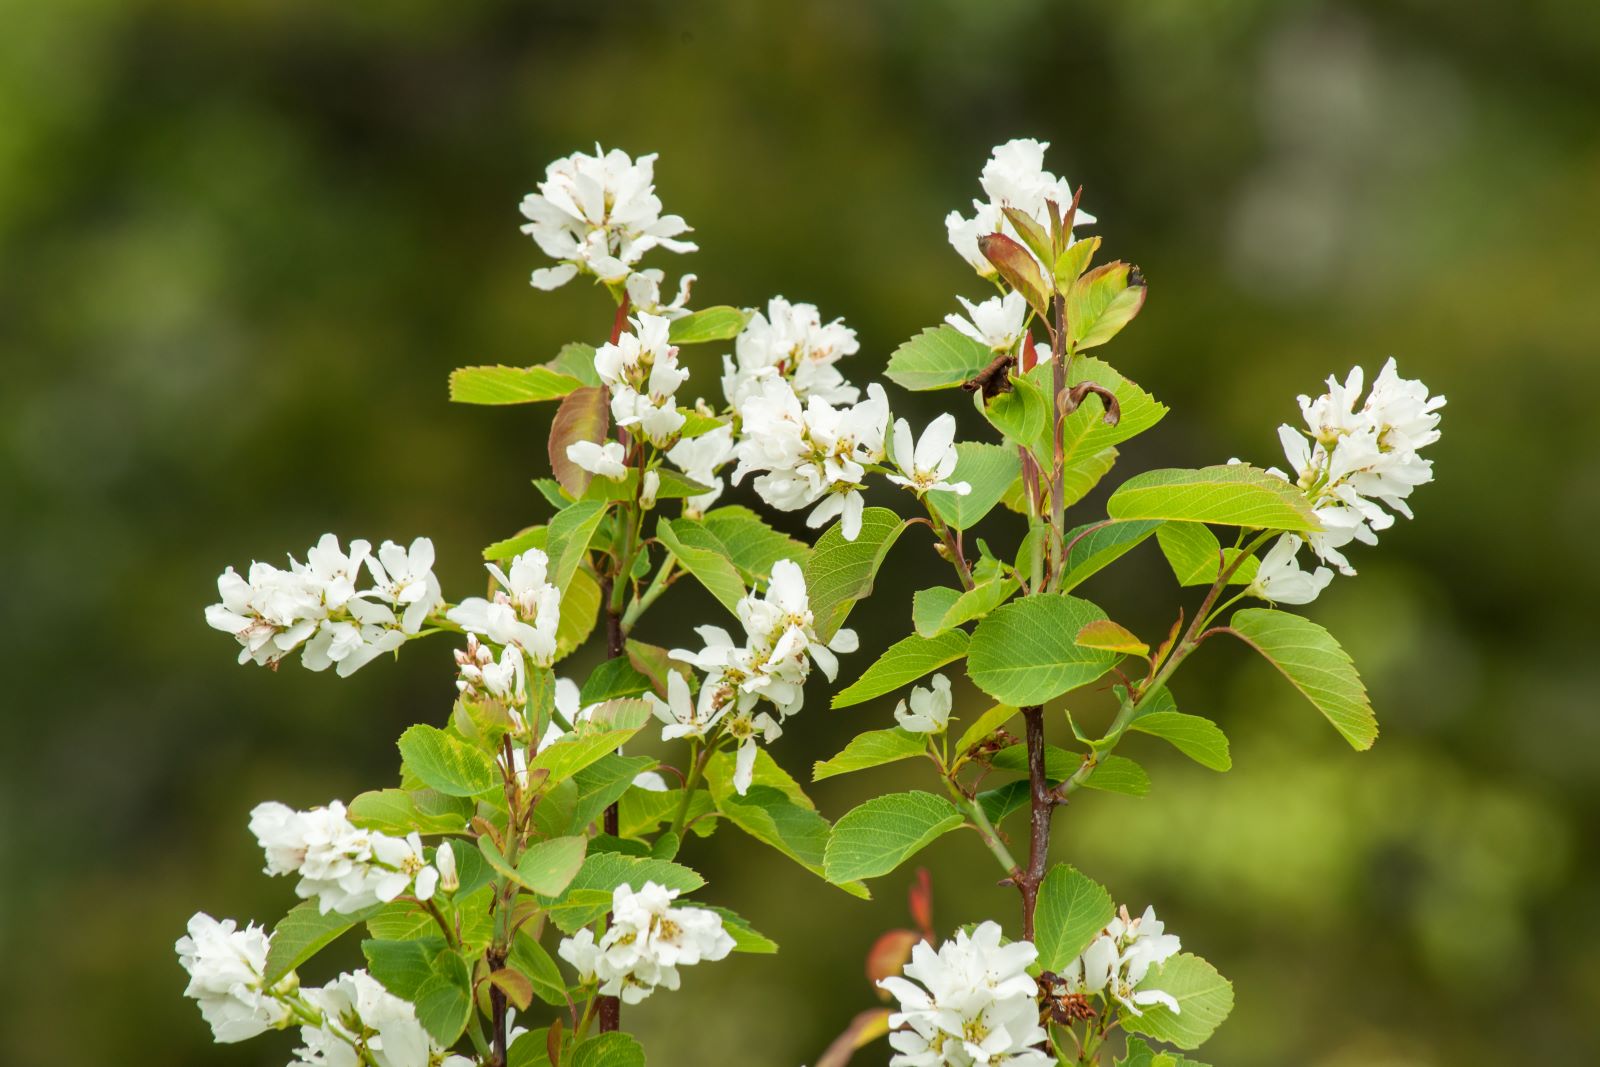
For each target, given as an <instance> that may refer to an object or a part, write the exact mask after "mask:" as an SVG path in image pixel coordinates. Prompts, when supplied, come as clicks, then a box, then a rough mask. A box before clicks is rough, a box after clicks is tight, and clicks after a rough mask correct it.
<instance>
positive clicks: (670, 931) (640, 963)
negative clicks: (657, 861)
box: [557, 882, 733, 1004]
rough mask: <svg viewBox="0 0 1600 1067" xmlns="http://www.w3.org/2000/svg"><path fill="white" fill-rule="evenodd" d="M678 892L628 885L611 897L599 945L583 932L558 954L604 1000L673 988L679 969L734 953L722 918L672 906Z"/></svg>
mask: <svg viewBox="0 0 1600 1067" xmlns="http://www.w3.org/2000/svg"><path fill="white" fill-rule="evenodd" d="M677 896H678V891H677V890H676V889H667V888H665V887H664V886H661V885H658V884H656V883H655V882H646V883H645V884H644V885H643V886H642V887H641V888H640V889H639V891H638V892H634V891H633V889H632V888H631V887H630V886H628V885H627V884H623V885H620V886H618V887H617V888H616V889H615V890H614V891H613V893H612V896H611V914H612V919H611V924H610V925H609V926H608V927H607V928H606V932H605V933H604V934H603V935H601V937H600V940H599V941H598V942H597V941H596V940H595V938H594V932H593V931H592V930H589V929H587V928H585V929H582V930H579V931H578V932H577V934H575V935H574V936H572V937H569V938H565V939H563V940H562V942H561V944H560V946H559V947H558V949H557V951H558V953H559V955H560V956H561V958H562V959H564V960H566V961H567V962H568V963H570V964H572V966H573V967H574V968H575V969H576V970H577V972H578V975H579V977H580V978H581V979H582V980H583V981H585V982H590V981H598V982H599V983H600V992H601V993H602V994H603V995H605V996H611V997H620V998H621V999H622V1002H623V1003H625V1004H637V1003H639V1002H640V1001H641V1000H643V999H645V998H646V997H648V996H649V995H650V994H651V993H653V992H655V991H656V989H657V988H664V989H677V988H678V985H679V976H678V968H679V967H689V966H693V965H694V964H697V963H700V962H702V961H706V960H720V959H723V958H724V957H726V956H727V955H728V953H729V952H732V951H733V938H732V937H730V936H729V935H728V932H727V931H726V930H724V929H723V928H722V917H721V916H720V915H718V914H717V913H716V912H714V911H708V910H706V909H704V908H682V907H673V906H672V902H673V900H675V899H676V898H677Z"/></svg>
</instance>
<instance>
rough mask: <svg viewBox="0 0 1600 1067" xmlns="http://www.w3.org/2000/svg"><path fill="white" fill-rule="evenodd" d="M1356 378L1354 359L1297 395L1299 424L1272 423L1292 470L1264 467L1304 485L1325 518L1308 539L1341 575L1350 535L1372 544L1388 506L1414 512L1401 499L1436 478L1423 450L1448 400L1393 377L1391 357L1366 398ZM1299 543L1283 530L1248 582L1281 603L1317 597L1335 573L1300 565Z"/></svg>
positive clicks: (1388, 517)
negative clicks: (1341, 375)
mask: <svg viewBox="0 0 1600 1067" xmlns="http://www.w3.org/2000/svg"><path fill="white" fill-rule="evenodd" d="M1363 377H1364V376H1363V374H1362V371H1361V368H1360V367H1356V368H1354V369H1353V370H1351V371H1350V373H1349V375H1348V376H1347V377H1346V378H1345V380H1344V382H1343V383H1341V382H1339V380H1338V379H1337V378H1333V377H1329V378H1328V391H1327V392H1326V393H1323V394H1322V395H1321V396H1319V397H1316V398H1315V399H1313V398H1311V397H1308V396H1302V397H1300V412H1301V415H1302V416H1303V418H1304V419H1305V425H1306V429H1305V430H1303V431H1302V430H1298V429H1296V428H1295V427H1293V426H1289V425H1287V424H1285V425H1283V426H1280V427H1279V428H1278V439H1279V440H1280V441H1281V442H1282V444H1283V451H1284V455H1285V456H1286V457H1287V458H1288V461H1289V467H1290V472H1289V473H1287V474H1285V473H1284V472H1283V471H1280V470H1276V469H1273V470H1272V472H1271V473H1273V474H1276V475H1278V476H1279V477H1282V478H1284V479H1286V480H1288V481H1291V482H1294V483H1295V484H1296V485H1298V486H1299V487H1300V488H1301V489H1303V490H1304V491H1305V492H1306V495H1307V497H1308V498H1309V499H1310V501H1311V504H1312V507H1313V509H1314V510H1315V512H1316V516H1317V520H1318V521H1319V522H1320V523H1321V526H1322V528H1321V529H1320V530H1315V531H1312V532H1310V533H1308V534H1307V535H1306V541H1307V542H1309V543H1310V545H1311V550H1312V552H1314V553H1315V554H1316V555H1317V557H1318V558H1319V559H1321V560H1322V561H1323V562H1325V563H1331V564H1332V565H1333V566H1334V567H1337V568H1338V569H1339V571H1340V572H1341V573H1343V574H1347V575H1349V574H1354V573H1355V568H1354V567H1352V566H1351V565H1350V561H1349V560H1348V559H1346V558H1345V556H1344V554H1343V552H1342V551H1341V549H1343V548H1344V547H1345V546H1346V545H1348V544H1349V543H1350V542H1351V541H1360V542H1361V543H1363V544H1368V545H1375V544H1377V543H1378V531H1379V530H1386V529H1388V528H1389V527H1390V526H1393V525H1394V515H1393V514H1391V512H1398V513H1399V514H1401V515H1404V516H1405V517H1406V518H1408V519H1409V518H1411V508H1410V507H1409V506H1408V505H1407V504H1406V498H1407V497H1409V496H1410V495H1411V491H1412V490H1413V489H1415V488H1416V487H1417V486H1419V485H1424V484H1426V483H1427V482H1430V481H1432V480H1433V461H1432V460H1428V459H1424V458H1422V456H1421V455H1420V453H1421V451H1422V449H1424V448H1426V447H1427V446H1428V445H1431V444H1433V443H1434V442H1435V441H1437V440H1438V439H1439V409H1440V408H1442V407H1444V405H1445V398H1444V397H1442V396H1434V397H1430V396H1429V395H1428V387H1427V386H1426V385H1424V384H1423V383H1422V382H1420V381H1418V380H1416V379H1407V378H1402V377H1400V375H1399V372H1398V371H1396V369H1395V361H1394V360H1393V359H1390V360H1389V361H1388V362H1387V363H1385V364H1384V365H1383V369H1382V370H1381V371H1379V372H1378V377H1377V378H1376V379H1375V380H1374V381H1373V383H1372V389H1371V391H1370V392H1368V393H1367V396H1366V399H1365V401H1363V400H1362V398H1361V392H1362V385H1363ZM1386 507H1387V508H1388V509H1389V510H1385V508H1386ZM1300 545H1301V540H1300V538H1298V537H1295V536H1293V535H1285V536H1283V537H1282V538H1280V539H1279V540H1278V542H1277V543H1276V544H1274V545H1273V547H1272V549H1271V551H1269V552H1268V553H1267V554H1266V556H1264V557H1263V558H1262V561H1261V567H1260V570H1259V571H1258V572H1257V575H1256V578H1255V580H1254V582H1253V583H1252V585H1251V588H1250V591H1251V592H1252V593H1254V594H1256V595H1258V596H1260V597H1262V598H1264V599H1266V600H1274V601H1279V602H1281V603H1285V604H1304V603H1308V602H1309V601H1311V600H1313V599H1315V598H1316V596H1317V594H1318V593H1320V592H1321V591H1322V590H1323V589H1324V588H1325V587H1326V586H1327V584H1328V582H1330V581H1331V580H1332V579H1333V572H1332V571H1330V570H1329V569H1328V568H1326V567H1319V568H1317V570H1316V571H1315V572H1314V573H1307V572H1305V571H1303V570H1301V568H1300V565H1299V563H1298V562H1297V560H1296V556H1297V555H1298V552H1299V549H1300Z"/></svg>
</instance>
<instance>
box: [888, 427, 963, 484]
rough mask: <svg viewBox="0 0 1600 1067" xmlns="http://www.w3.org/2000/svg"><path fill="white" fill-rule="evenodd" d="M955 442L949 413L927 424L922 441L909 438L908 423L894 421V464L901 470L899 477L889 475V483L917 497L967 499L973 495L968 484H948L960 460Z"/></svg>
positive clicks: (954, 430)
mask: <svg viewBox="0 0 1600 1067" xmlns="http://www.w3.org/2000/svg"><path fill="white" fill-rule="evenodd" d="M955 441H956V417H955V416H954V415H952V414H950V413H949V412H948V411H947V412H945V413H944V414H943V415H940V416H939V417H938V418H936V419H934V420H933V421H932V422H930V423H928V428H927V429H926V430H923V431H922V437H921V438H913V437H912V436H911V424H910V423H909V422H907V421H906V420H905V419H896V420H895V424H894V463H895V466H896V467H899V468H900V473H899V474H891V475H889V480H890V481H891V482H894V483H895V484H896V485H903V486H905V487H906V488H907V489H910V490H911V491H912V492H913V493H916V494H917V495H918V496H921V495H922V494H923V493H928V492H933V491H936V490H942V491H944V492H949V493H955V494H956V495H957V496H966V495H967V494H968V493H970V492H972V486H971V485H970V484H968V483H967V482H951V481H949V478H950V475H952V474H954V473H955V469H956V464H957V463H958V462H960V459H961V456H960V454H959V453H958V452H957V451H956V444H955Z"/></svg>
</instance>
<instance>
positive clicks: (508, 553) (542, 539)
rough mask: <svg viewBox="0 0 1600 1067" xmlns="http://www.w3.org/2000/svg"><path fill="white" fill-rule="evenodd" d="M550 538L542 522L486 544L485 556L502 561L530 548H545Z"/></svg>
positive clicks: (487, 558) (491, 559)
mask: <svg viewBox="0 0 1600 1067" xmlns="http://www.w3.org/2000/svg"><path fill="white" fill-rule="evenodd" d="M562 507H566V504H565V503H563V504H562ZM548 540H549V530H547V529H546V528H545V526H544V525H543V524H542V523H541V524H540V525H538V526H527V527H524V528H523V529H521V530H518V531H517V532H516V533H514V534H512V535H511V536H510V537H507V538H506V539H505V540H503V541H496V542H494V543H493V544H491V545H486V546H485V547H484V550H483V558H484V559H486V560H489V561H490V562H493V563H501V562H504V561H505V560H508V559H511V558H512V557H513V556H520V555H522V554H523V553H524V552H526V551H528V549H530V548H544V547H545V544H546V542H547V541H548Z"/></svg>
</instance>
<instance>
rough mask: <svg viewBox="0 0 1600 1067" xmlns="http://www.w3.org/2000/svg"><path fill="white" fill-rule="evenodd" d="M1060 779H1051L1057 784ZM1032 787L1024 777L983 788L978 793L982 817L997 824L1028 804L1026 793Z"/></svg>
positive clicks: (1052, 783) (992, 823) (1052, 782)
mask: <svg viewBox="0 0 1600 1067" xmlns="http://www.w3.org/2000/svg"><path fill="white" fill-rule="evenodd" d="M1059 781H1060V779H1055V780H1052V781H1051V783H1050V784H1051V785H1055V784H1057V782H1059ZM1031 788H1032V787H1031V786H1030V785H1029V784H1028V780H1027V779H1026V778H1022V779H1019V780H1017V781H1015V782H1007V783H1006V784H1005V785H1002V786H999V787H997V788H995V789H985V790H984V791H983V792H981V793H979V794H978V797H977V800H978V806H979V807H981V808H983V815H984V818H986V819H988V820H989V822H990V824H991V825H994V826H999V825H1000V824H1001V823H1002V822H1004V821H1005V820H1006V819H1008V818H1010V817H1011V816H1012V815H1014V814H1016V813H1017V812H1019V811H1021V810H1022V809H1023V808H1025V807H1027V806H1028V793H1029V790H1030V789H1031Z"/></svg>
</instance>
